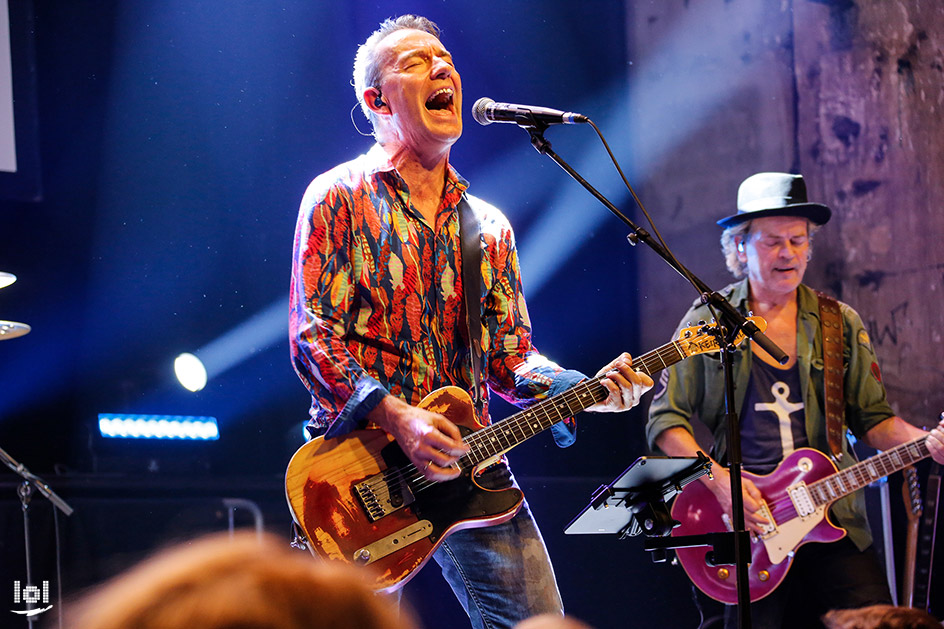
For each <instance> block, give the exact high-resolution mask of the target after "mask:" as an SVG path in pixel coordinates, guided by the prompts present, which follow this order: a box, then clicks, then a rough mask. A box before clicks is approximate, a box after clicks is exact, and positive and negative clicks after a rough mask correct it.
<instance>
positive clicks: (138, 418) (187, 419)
mask: <svg viewBox="0 0 944 629" xmlns="http://www.w3.org/2000/svg"><path fill="white" fill-rule="evenodd" d="M98 429H99V431H100V432H101V433H102V436H103V437H115V438H124V439H195V440H200V441H212V440H216V439H219V438H220V430H219V427H218V426H217V425H216V418H215V417H196V416H192V415H126V414H115V413H99V414H98Z"/></svg>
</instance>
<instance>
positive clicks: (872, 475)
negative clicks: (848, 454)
mask: <svg viewBox="0 0 944 629" xmlns="http://www.w3.org/2000/svg"><path fill="white" fill-rule="evenodd" d="M929 456H931V452H930V451H929V450H928V445H927V437H918V438H917V439H915V440H913V441H909V442H907V443H903V444H901V445H899V446H896V447H894V448H892V449H891V450H886V451H885V452H882V453H880V454H876V455H875V456H873V457H869V458H867V459H866V460H864V461H862V462H860V463H856V464H855V465H852V466H850V467H847V468H846V469H844V470H840V471H839V472H836V473H835V474H831V475H829V476H827V477H825V478H822V479H820V480H818V481H816V482H815V483H811V484H810V485H809V486H808V490H809V493H810V495H811V496H812V498H813V501H814V502H815V504H816V506H822V505H829V504H831V503H833V502H835V501H836V500H838V499H839V498H842V497H843V496H848V495H849V494H851V493H852V492H854V491H857V490H859V489H861V488H863V487H865V486H866V485H868V484H870V483H873V482H875V481H877V480H879V479H880V478H884V477H886V476H888V475H889V474H892V473H894V472H897V471H898V470H901V469H904V468H906V467H907V466H909V465H914V464H915V463H917V462H918V461H920V460H922V459H925V458H927V457H929Z"/></svg>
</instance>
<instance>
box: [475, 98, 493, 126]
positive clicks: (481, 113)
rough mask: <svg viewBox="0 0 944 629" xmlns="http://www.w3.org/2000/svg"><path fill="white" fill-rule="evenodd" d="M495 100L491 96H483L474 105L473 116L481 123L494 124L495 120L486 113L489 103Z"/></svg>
mask: <svg viewBox="0 0 944 629" xmlns="http://www.w3.org/2000/svg"><path fill="white" fill-rule="evenodd" d="M494 102H495V101H493V100H492V99H491V98H487V97H484V96H483V97H482V98H480V99H478V100H477V101H475V104H474V105H472V118H473V119H474V120H475V121H476V122H477V123H479V124H481V125H487V124H492V122H494V121H493V120H489V119H488V117H487V116H486V115H485V112H486V110H487V109H488V107H489V105H492V104H493V103H494Z"/></svg>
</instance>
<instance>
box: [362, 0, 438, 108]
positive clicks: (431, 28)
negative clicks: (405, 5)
mask: <svg viewBox="0 0 944 629" xmlns="http://www.w3.org/2000/svg"><path fill="white" fill-rule="evenodd" d="M405 29H411V30H417V31H424V32H426V33H429V34H430V35H432V36H433V37H435V38H436V39H439V34H440V30H439V27H438V26H436V24H435V23H434V22H432V21H430V20H428V19H426V18H425V17H421V16H419V15H401V16H400V17H395V18H387V19H386V20H384V21H383V22H381V24H380V27H379V28H378V29H377V30H375V31H374V32H373V33H371V34H370V37H368V38H367V40H366V41H364V43H363V44H361V45H360V46H359V47H358V48H357V54H356V55H355V56H354V79H353V80H352V81H351V84H352V85H353V86H354V94H355V95H356V96H357V102H358V103H360V106H361V111H363V112H364V115H365V116H367V119H368V120H370V124H371V125H374V124H375V119H374V112H372V111H371V110H370V108H369V107H368V106H367V103H365V102H364V91H365V90H367V89H368V88H371V87H380V78H381V77H380V74H381V68H380V67H379V65H378V64H377V59H376V57H375V56H374V53H375V52H376V51H377V44H379V43H380V42H381V41H382V40H383V39H384V38H385V37H386V36H387V35H389V34H390V33H393V32H396V31H401V30H405Z"/></svg>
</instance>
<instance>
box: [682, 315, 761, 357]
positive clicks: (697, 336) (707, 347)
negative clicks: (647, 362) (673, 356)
mask: <svg viewBox="0 0 944 629" xmlns="http://www.w3.org/2000/svg"><path fill="white" fill-rule="evenodd" d="M747 319H748V321H752V322H753V323H754V325H756V326H757V327H758V328H760V331H761V332H763V331H764V330H766V329H767V321H765V320H764V318H763V317H748V318H747ZM717 327H718V324H717V323H703V324H701V325H693V326H690V327H687V328H683V329H682V330H681V331H680V332H679V336H678V340H676V343H677V344H678V345H679V346H680V347H681V349H682V352H683V353H684V354H685V356H686V357H688V356H694V355H695V354H710V353H711V352H717V351H719V350H720V349H721V346H720V344H719V343H718V338H717V337H716V336H715V335H714V332H713V330H714V329H715V328H717ZM744 338H745V334H744V332H743V331H739V332H738V334H737V337H736V338H735V339H734V344H735V345H740V344H741V341H743V340H744Z"/></svg>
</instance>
